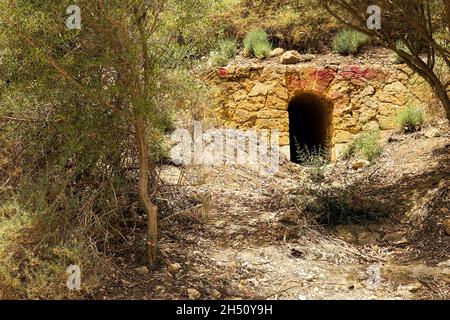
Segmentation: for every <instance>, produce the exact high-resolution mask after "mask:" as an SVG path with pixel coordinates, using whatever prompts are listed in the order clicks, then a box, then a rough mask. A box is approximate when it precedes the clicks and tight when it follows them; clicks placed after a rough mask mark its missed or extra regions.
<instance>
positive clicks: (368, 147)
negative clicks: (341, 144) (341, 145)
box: [342, 131, 382, 162]
mask: <svg viewBox="0 0 450 320" xmlns="http://www.w3.org/2000/svg"><path fill="white" fill-rule="evenodd" d="M381 150H382V148H381V143H380V132H379V131H372V132H365V133H362V134H360V135H359V136H358V137H357V138H356V139H355V140H353V141H352V142H351V143H349V144H348V146H347V148H346V149H345V150H344V152H343V154H342V156H343V158H344V159H349V158H351V157H353V156H355V155H362V156H364V157H365V158H366V159H367V160H369V161H370V162H372V161H373V160H375V158H377V157H378V156H379V155H380V154H381Z"/></svg>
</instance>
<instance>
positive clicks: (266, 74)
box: [215, 50, 434, 159]
mask: <svg viewBox="0 0 450 320" xmlns="http://www.w3.org/2000/svg"><path fill="white" fill-rule="evenodd" d="M276 51H277V54H279V53H281V50H276ZM285 58H286V63H287V62H289V63H297V62H301V61H305V58H307V57H306V56H305V55H300V54H299V53H298V52H295V51H288V52H285V53H284V54H283V56H282V57H280V60H281V59H285ZM310 58H313V57H310ZM308 59H309V58H308ZM222 69H223V70H222ZM220 73H221V74H219V72H218V73H217V75H218V76H217V79H216V80H217V81H216V83H215V85H217V86H218V87H219V89H220V93H218V96H217V97H218V99H217V100H218V104H219V105H220V108H218V110H219V112H220V115H221V116H222V117H223V119H224V121H225V124H226V125H227V126H229V127H232V128H239V129H269V130H270V129H278V130H280V132H281V135H280V145H281V146H285V149H283V150H284V151H283V152H285V153H286V154H288V153H289V143H290V141H289V133H288V132H289V114H288V112H287V109H288V106H289V101H290V99H292V98H293V97H295V96H296V95H299V94H303V93H305V92H306V93H309V94H315V95H318V96H319V97H322V98H323V99H326V100H327V101H329V103H330V105H331V106H332V108H333V119H332V123H333V126H332V130H333V132H332V141H331V143H332V146H333V150H332V159H336V157H337V154H338V153H339V150H338V149H340V150H341V149H344V148H345V146H346V144H347V143H349V142H350V141H351V140H352V139H353V138H354V136H355V135H357V134H359V133H360V132H368V131H373V130H378V129H381V130H390V129H396V128H397V119H396V118H397V114H398V112H399V111H400V110H402V109H403V108H404V106H405V105H407V104H414V105H426V106H427V108H425V109H426V110H427V113H428V112H432V108H431V107H430V106H429V105H430V99H431V98H430V97H431V93H432V90H431V89H430V87H429V86H428V84H426V82H425V81H423V80H421V79H420V78H418V76H417V75H416V74H414V73H413V72H412V71H411V70H410V69H409V68H408V67H407V66H392V67H386V66H376V65H373V66H364V65H339V64H336V65H333V66H329V67H323V66H320V67H319V66H315V65H312V64H280V63H261V62H258V63H255V64H253V65H252V64H250V65H242V66H233V65H229V66H227V68H221V70H220ZM425 133H426V134H427V135H429V136H434V133H432V132H431V131H430V132H427V131H425Z"/></svg>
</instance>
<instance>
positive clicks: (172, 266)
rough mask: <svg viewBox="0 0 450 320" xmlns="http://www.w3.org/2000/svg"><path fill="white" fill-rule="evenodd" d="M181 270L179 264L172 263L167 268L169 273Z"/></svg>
mask: <svg viewBox="0 0 450 320" xmlns="http://www.w3.org/2000/svg"><path fill="white" fill-rule="evenodd" d="M180 270H181V265H180V264H179V263H172V264H170V265H169V266H168V267H167V271H169V272H170V273H173V274H175V273H178V272H179V271H180Z"/></svg>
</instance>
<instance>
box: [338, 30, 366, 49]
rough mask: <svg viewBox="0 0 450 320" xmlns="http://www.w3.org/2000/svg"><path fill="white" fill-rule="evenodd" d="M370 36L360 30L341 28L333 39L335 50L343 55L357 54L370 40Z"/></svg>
mask: <svg viewBox="0 0 450 320" xmlns="http://www.w3.org/2000/svg"><path fill="white" fill-rule="evenodd" d="M368 39H369V38H368V37H367V36H366V35H365V34H363V33H361V32H358V31H354V30H341V31H339V32H338V33H337V34H336V36H335V37H334V40H333V50H334V51H335V52H337V53H339V54H341V55H348V54H357V53H358V52H359V51H360V50H361V49H362V48H363V47H364V46H365V45H366V44H367V42H368Z"/></svg>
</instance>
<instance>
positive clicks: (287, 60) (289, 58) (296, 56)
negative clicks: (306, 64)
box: [280, 50, 302, 64]
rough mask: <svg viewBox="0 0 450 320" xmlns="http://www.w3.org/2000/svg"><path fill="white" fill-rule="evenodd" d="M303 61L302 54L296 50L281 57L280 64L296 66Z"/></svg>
mask: <svg viewBox="0 0 450 320" xmlns="http://www.w3.org/2000/svg"><path fill="white" fill-rule="evenodd" d="M300 61H302V57H301V55H300V53H298V52H297V51H295V50H291V51H286V52H285V53H284V54H283V55H282V56H281V57H280V63H281V64H296V63H299V62H300Z"/></svg>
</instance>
